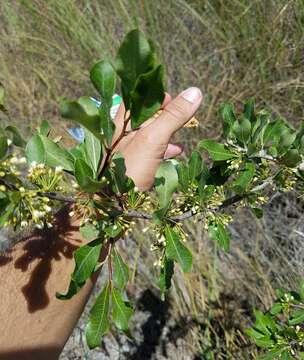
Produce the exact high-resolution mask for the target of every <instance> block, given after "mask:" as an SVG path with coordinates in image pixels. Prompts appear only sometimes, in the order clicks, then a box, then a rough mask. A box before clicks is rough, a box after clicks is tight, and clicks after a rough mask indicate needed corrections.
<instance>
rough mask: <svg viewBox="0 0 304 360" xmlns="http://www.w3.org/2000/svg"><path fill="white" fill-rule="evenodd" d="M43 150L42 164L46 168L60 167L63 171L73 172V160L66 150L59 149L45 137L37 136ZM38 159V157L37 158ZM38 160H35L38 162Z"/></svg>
mask: <svg viewBox="0 0 304 360" xmlns="http://www.w3.org/2000/svg"><path fill="white" fill-rule="evenodd" d="M38 136H39V137H40V139H41V141H42V144H43V148H44V163H45V164H46V165H47V166H51V167H55V166H61V167H62V168H63V169H64V170H67V171H73V170H74V164H73V162H74V159H73V157H72V155H71V154H70V153H69V151H68V150H66V149H63V148H61V147H60V146H59V145H58V144H56V143H55V142H54V141H52V140H50V139H49V138H47V137H46V136H43V135H38ZM38 159H39V156H38ZM38 159H37V160H36V161H37V162H38Z"/></svg>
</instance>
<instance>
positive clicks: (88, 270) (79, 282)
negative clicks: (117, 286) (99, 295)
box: [56, 239, 102, 300]
mask: <svg viewBox="0 0 304 360" xmlns="http://www.w3.org/2000/svg"><path fill="white" fill-rule="evenodd" d="M101 247H102V239H96V240H93V241H91V242H89V243H88V244H85V245H83V246H81V247H80V248H79V249H77V250H76V251H75V252H74V260H75V269H74V271H73V273H72V275H71V282H70V285H69V288H68V290H67V292H66V293H64V294H61V293H57V294H56V297H57V298H58V299H61V300H67V299H70V298H72V297H73V296H74V295H75V294H76V293H77V292H78V291H79V290H80V289H81V288H82V286H83V285H84V284H85V282H86V280H87V279H88V278H89V277H90V276H91V275H92V274H93V272H94V270H95V267H96V265H97V263H98V259H99V256H100V251H101Z"/></svg>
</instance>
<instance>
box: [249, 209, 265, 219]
mask: <svg viewBox="0 0 304 360" xmlns="http://www.w3.org/2000/svg"><path fill="white" fill-rule="evenodd" d="M250 210H251V211H252V213H253V214H254V216H255V217H256V218H257V219H261V218H262V217H263V214H264V212H263V209H261V208H258V207H252V208H250Z"/></svg>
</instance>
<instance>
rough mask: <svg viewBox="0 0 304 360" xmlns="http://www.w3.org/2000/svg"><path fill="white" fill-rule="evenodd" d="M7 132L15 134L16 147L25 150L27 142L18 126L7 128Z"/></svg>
mask: <svg viewBox="0 0 304 360" xmlns="http://www.w3.org/2000/svg"><path fill="white" fill-rule="evenodd" d="M5 130H6V131H9V132H10V133H12V134H13V139H12V142H13V144H14V145H16V146H19V147H22V148H24V147H25V145H26V141H25V140H24V139H23V138H22V136H21V134H20V132H19V130H18V129H17V128H16V126H11V125H10V126H7V127H6V128H5Z"/></svg>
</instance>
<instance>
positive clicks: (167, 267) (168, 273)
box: [157, 256, 174, 296]
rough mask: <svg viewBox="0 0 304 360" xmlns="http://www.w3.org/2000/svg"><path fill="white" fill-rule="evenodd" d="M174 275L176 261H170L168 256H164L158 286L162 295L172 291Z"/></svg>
mask: <svg viewBox="0 0 304 360" xmlns="http://www.w3.org/2000/svg"><path fill="white" fill-rule="evenodd" d="M173 274H174V261H173V260H172V259H168V258H167V256H164V259H163V263H162V268H161V270H160V276H159V278H158V282H157V285H158V287H159V289H160V291H161V293H162V296H163V295H164V293H165V292H166V291H167V290H169V289H170V287H171V279H172V276H173Z"/></svg>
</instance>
